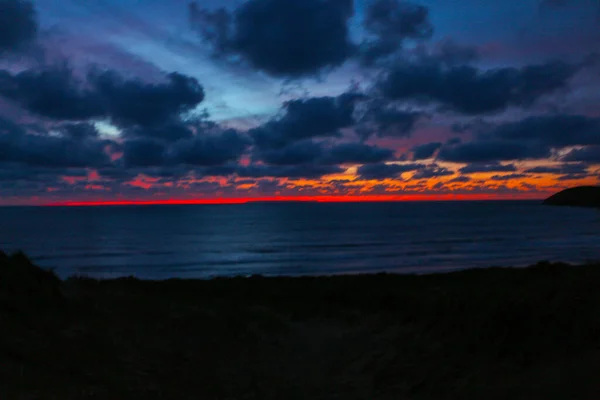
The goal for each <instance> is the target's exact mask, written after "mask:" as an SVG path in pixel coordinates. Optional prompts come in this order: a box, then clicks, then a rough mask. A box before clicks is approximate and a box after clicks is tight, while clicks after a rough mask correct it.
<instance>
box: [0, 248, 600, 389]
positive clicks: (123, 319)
mask: <svg viewBox="0 0 600 400" xmlns="http://www.w3.org/2000/svg"><path fill="white" fill-rule="evenodd" d="M599 287H600V265H587V266H579V267H570V266H568V265H561V264H549V263H540V264H538V265H535V266H532V267H530V268H525V269H508V268H506V269H505V268H490V269H485V270H471V271H463V272H456V273H451V274H446V275H431V276H395V275H384V274H381V275H370V276H339V277H318V278H261V277H253V278H232V279H215V280H210V281H201V280H198V281H183V280H170V281H161V282H151V281H138V280H135V279H119V280H112V281H97V280H92V279H84V278H72V279H68V280H66V281H61V280H59V279H58V278H57V277H56V276H54V275H53V274H52V273H50V272H47V271H43V270H41V269H39V268H37V267H36V266H35V265H33V264H32V263H31V262H30V261H29V260H28V259H27V257H25V256H24V255H22V254H16V255H13V256H10V257H8V256H5V255H4V254H3V253H1V252H0V328H1V329H0V398H1V399H8V400H10V399H61V400H62V399H111V400H112V399H206V400H211V399H215V400H216V399H240V400H241V399H262V400H270V399H278V400H279V399H290V400H295V399H298V400H299V399H311V400H313V399H348V400H359V399H369V400H392V399H393V400H396V399H436V400H438V399H492V400H493V399H527V400H531V399H560V400H563V399H593V398H598V394H600V380H599V379H598V376H600V290H598V288H599Z"/></svg>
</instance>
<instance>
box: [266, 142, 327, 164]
mask: <svg viewBox="0 0 600 400" xmlns="http://www.w3.org/2000/svg"><path fill="white" fill-rule="evenodd" d="M324 152H325V150H324V148H323V145H322V144H321V143H316V142H314V141H312V140H303V141H301V142H297V143H291V144H289V145H287V146H285V147H283V148H281V149H265V150H262V151H261V150H259V151H257V152H256V154H255V159H257V160H261V161H263V162H265V163H267V164H270V165H279V166H283V165H298V164H307V163H312V162H315V161H316V160H317V159H319V158H321V157H322V156H323V153H324Z"/></svg>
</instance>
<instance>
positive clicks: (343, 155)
mask: <svg viewBox="0 0 600 400" xmlns="http://www.w3.org/2000/svg"><path fill="white" fill-rule="evenodd" d="M255 158H256V159H257V160H260V161H262V162H264V163H266V164H270V165H279V166H283V165H300V164H310V163H312V164H315V165H336V164H371V163H379V162H383V161H388V160H392V159H393V158H394V151H393V150H391V149H385V148H381V147H377V146H370V145H367V144H364V143H341V144H336V145H333V146H329V147H328V146H325V144H323V143H316V142H313V141H302V142H297V143H293V144H290V145H288V146H286V147H284V148H281V149H268V150H264V151H259V152H258V153H257V154H255Z"/></svg>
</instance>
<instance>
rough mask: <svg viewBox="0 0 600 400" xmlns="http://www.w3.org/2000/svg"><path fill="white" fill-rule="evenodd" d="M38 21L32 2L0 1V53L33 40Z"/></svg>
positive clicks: (23, 0)
mask: <svg viewBox="0 0 600 400" xmlns="http://www.w3.org/2000/svg"><path fill="white" fill-rule="evenodd" d="M37 32H38V23H37V16H36V12H35V9H34V7H33V3H31V2H30V1H26V0H2V1H0V55H1V54H2V53H3V52H5V51H14V50H19V49H20V48H21V47H22V46H24V45H26V44H28V43H30V42H31V41H33V40H34V39H35V37H36V35H37Z"/></svg>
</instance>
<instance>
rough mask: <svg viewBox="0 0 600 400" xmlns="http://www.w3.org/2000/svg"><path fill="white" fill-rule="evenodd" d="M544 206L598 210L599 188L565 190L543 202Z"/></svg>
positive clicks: (585, 187) (599, 203) (584, 187)
mask: <svg viewBox="0 0 600 400" xmlns="http://www.w3.org/2000/svg"><path fill="white" fill-rule="evenodd" d="M544 204H546V205H551V206H570V207H598V208H600V186H580V187H575V188H571V189H566V190H563V191H562V192H559V193H556V194H555V195H553V196H551V197H549V198H547V199H546V200H544Z"/></svg>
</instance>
